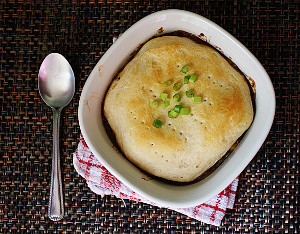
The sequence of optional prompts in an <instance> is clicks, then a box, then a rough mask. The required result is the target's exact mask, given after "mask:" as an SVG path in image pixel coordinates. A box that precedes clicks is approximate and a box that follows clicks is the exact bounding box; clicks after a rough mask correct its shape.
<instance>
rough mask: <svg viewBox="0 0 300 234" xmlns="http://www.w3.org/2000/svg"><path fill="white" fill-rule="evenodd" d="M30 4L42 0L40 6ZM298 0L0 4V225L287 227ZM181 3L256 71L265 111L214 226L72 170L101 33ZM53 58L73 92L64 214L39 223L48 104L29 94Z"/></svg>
mask: <svg viewBox="0 0 300 234" xmlns="http://www.w3.org/2000/svg"><path fill="white" fill-rule="evenodd" d="M40 2H43V4H41V3H40ZM299 5H300V3H299V1H298V2H296V1H295V2H293V1H278V0H269V1H265V0H257V1H252V0H249V1H245V0H243V1H236V0H235V1H229V0H227V1H215V0H212V1H209V0H206V1H179V0H158V1H156V0H148V1H137V0H135V1H128V0H126V1H125V0H107V1H103V2H94V1H86V2H84V1H79V0H73V1H65V2H62V1H60V2H59V3H54V2H53V1H50V0H45V1H32V2H29V1H20V2H16V1H4V2H3V0H2V1H1V3H0V53H1V55H0V56H1V57H0V59H1V60H0V72H1V73H0V74H1V76H0V103H1V105H0V108H1V115H0V129H1V131H0V152H1V156H0V165H1V167H0V176H1V184H0V232H1V233H6V232H9V233H10V232H25V231H26V232H54V231H57V232H62V231H64V232H87V233H88V232H91V233H112V232H116V233H120V232H123V233H128V232H132V233H139V232H154V233H161V232H168V233H169V232H171V233H179V232H180V233H181V232H200V231H216V232H217V231H222V232H240V233H245V232H280V233H282V232H283V233H284V232H286V233H295V232H297V229H298V227H299V198H298V194H299V189H298V188H299V184H298V182H299V109H300V107H299V76H300V74H299V65H300V64H299V43H298V42H299ZM170 8H177V9H185V10H188V11H192V12H195V13H198V14H200V15H202V16H204V17H206V18H208V19H211V20H212V21H214V22H215V23H217V24H218V25H220V26H221V27H223V28H224V29H225V30H227V31H229V32H230V33H231V34H232V35H233V36H235V37H236V38H237V39H238V40H240V41H241V42H242V43H243V44H244V45H245V46H246V47H247V48H249V50H250V51H251V52H252V53H253V54H254V55H255V56H256V57H257V58H258V59H259V60H260V62H261V63H262V64H263V66H264V67H265V69H266V70H267V72H268V74H269V76H270V78H271V80H272V83H273V85H274V88H275V92H276V101H277V107H276V116H275V120H274V124H273V126H272V129H271V131H270V134H269V135H268V137H267V139H266V141H265V143H264V144H263V145H262V147H261V149H260V150H259V151H258V153H257V155H256V156H255V158H254V159H253V160H252V161H251V163H250V164H249V165H248V166H247V168H246V169H245V170H244V171H243V172H242V173H241V175H240V182H239V187H238V192H237V199H236V203H235V206H234V209H232V210H227V211H226V216H225V218H224V219H223V221H222V225H221V226H220V227H214V226H211V225H207V224H204V223H201V222H198V221H196V220H194V219H191V218H189V217H187V216H185V215H182V214H179V213H177V212H175V211H172V210H168V209H165V208H158V207H155V206H151V205H147V204H143V203H137V202H132V201H129V200H125V204H126V205H125V204H124V203H123V201H122V200H119V199H117V198H115V197H110V196H105V197H104V198H101V197H100V196H97V195H95V194H94V193H93V192H91V191H90V189H89V188H88V187H87V186H86V183H85V180H84V179H83V178H81V177H80V176H79V175H78V174H77V173H76V171H75V169H74V167H73V163H72V153H73V152H74V151H75V149H76V146H77V143H78V141H79V135H80V129H79V124H78V118H77V111H78V110H77V109H78V102H79V97H80V93H81V90H82V88H83V85H84V83H85V81H86V79H87V77H88V76H89V74H90V72H91V71H92V69H93V67H94V66H95V65H96V63H97V62H98V60H99V59H100V58H101V56H102V55H103V54H104V53H105V51H106V50H107V49H108V48H109V46H110V45H111V43H112V37H113V36H116V35H119V34H120V33H122V32H124V31H125V30H126V29H128V28H129V27H130V26H131V25H132V24H133V23H135V22H137V21H138V20H139V19H141V18H143V17H144V16H146V15H148V14H150V13H153V12H156V11H159V10H163V9H170ZM51 52H59V53H61V54H63V55H64V56H65V57H66V58H67V59H68V60H69V62H70V64H71V65H72V67H73V70H74V73H75V76H76V93H75V96H74V99H73V100H72V102H71V103H70V104H69V105H68V106H67V107H66V108H65V109H64V112H63V114H62V121H61V141H60V145H61V164H62V177H63V186H64V188H63V190H64V204H65V217H64V219H63V220H62V221H59V222H52V221H50V220H49V219H48V216H47V209H48V198H49V185H50V170H51V151H52V112H51V109H50V108H49V107H48V106H46V104H45V103H44V102H43V101H42V99H41V98H40V96H39V92H38V87H37V74H38V71H39V66H40V64H41V62H42V61H43V59H44V58H45V56H46V55H47V54H49V53H51Z"/></svg>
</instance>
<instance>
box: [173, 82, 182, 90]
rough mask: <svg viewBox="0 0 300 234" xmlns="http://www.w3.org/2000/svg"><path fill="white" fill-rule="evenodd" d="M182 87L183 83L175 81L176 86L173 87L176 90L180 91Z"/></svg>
mask: <svg viewBox="0 0 300 234" xmlns="http://www.w3.org/2000/svg"><path fill="white" fill-rule="evenodd" d="M180 88H181V84H179V83H175V84H174V86H173V89H174V90H175V91H178V90H179V89H180Z"/></svg>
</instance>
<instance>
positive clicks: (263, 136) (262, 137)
mask: <svg viewBox="0 0 300 234" xmlns="http://www.w3.org/2000/svg"><path fill="white" fill-rule="evenodd" d="M172 14H174V15H181V16H183V17H185V16H189V17H193V18H195V19H197V20H200V21H202V22H203V23H204V24H208V25H209V26H210V27H213V28H215V29H216V30H217V31H218V32H220V33H221V34H222V35H224V36H225V37H226V38H228V39H230V40H231V41H232V42H231V43H233V44H235V46H237V47H239V49H240V50H242V51H243V52H244V53H245V54H247V56H249V58H250V59H251V60H252V62H254V63H255V65H256V66H258V67H259V69H260V70H261V72H262V73H263V76H264V77H265V78H266V80H265V82H267V84H268V86H269V90H270V92H271V93H270V111H271V113H269V115H268V118H269V119H268V122H267V123H268V125H266V126H265V130H264V132H263V134H260V135H259V139H258V141H259V142H260V145H259V147H258V145H257V146H256V147H255V150H252V153H251V156H249V157H248V158H247V160H246V161H245V162H244V164H243V165H242V166H240V167H242V168H243V169H242V170H240V169H239V171H240V172H239V173H241V172H242V171H243V170H244V169H245V167H246V166H247V165H248V164H249V163H250V161H251V160H252V159H253V158H254V157H255V155H256V153H257V152H258V150H259V149H260V148H261V145H262V144H263V143H264V141H265V139H266V137H267V135H268V134H269V131H270V129H271V126H272V124H273V120H274V116H275V105H276V103H275V91H274V88H273V85H272V82H271V79H270V77H269V76H268V74H267V72H266V71H265V69H264V68H263V66H262V65H261V63H260V62H259V61H258V59H257V58H256V57H255V56H254V55H253V54H252V53H251V52H250V51H249V50H248V49H247V48H246V47H245V46H244V45H243V44H242V43H241V42H239V41H238V40H237V39H236V38H235V37H233V36H232V35H231V34H230V33H228V32H227V31H226V30H225V29H223V28H222V27H220V26H219V25H217V24H215V23H214V22H212V21H211V20H209V19H207V18H205V17H203V16H201V15H198V14H195V13H192V12H189V11H184V10H177V9H168V10H163V11H158V12H155V13H152V14H149V15H148V16H146V17H144V18H142V19H140V20H139V21H137V22H136V23H135V24H133V25H132V26H131V27H130V28H128V29H127V30H126V31H125V32H124V33H123V34H122V35H121V36H120V37H119V38H118V39H117V41H116V42H115V43H113V44H112V45H111V46H110V48H109V49H108V50H107V51H106V52H105V54H104V55H103V56H102V57H101V59H100V60H99V61H98V63H97V64H96V65H95V67H94V69H93V70H92V72H91V74H90V75H89V77H88V78H87V80H86V83H85V85H84V87H83V89H82V93H81V96H80V100H79V110H78V119H79V125H80V130H81V133H82V135H83V137H84V139H85V141H86V143H87V145H88V147H89V148H90V150H91V151H92V152H93V153H94V155H95V156H96V157H97V159H98V160H100V162H101V163H102V164H103V165H104V166H105V167H106V168H107V169H108V170H109V171H110V172H111V173H112V174H113V175H114V176H116V177H117V178H118V179H119V180H120V181H121V182H123V183H124V184H125V185H127V186H128V187H129V188H130V189H132V190H133V191H136V192H137V193H139V194H140V195H142V196H144V197H145V198H147V199H149V200H151V201H154V202H155V203H157V204H162V205H165V206H168V207H191V206H194V205H197V204H201V203H203V202H205V201H207V200H209V199H210V198H212V197H213V196H215V195H217V194H218V193H217V194H216V193H215V192H212V191H211V192H210V191H209V192H208V193H207V194H205V195H203V196H202V199H199V200H197V201H186V202H184V203H183V202H182V203H178V202H173V201H168V200H165V199H160V198H157V197H153V196H151V195H149V194H148V193H146V192H144V191H143V190H142V189H140V188H138V187H136V186H135V185H133V184H132V183H131V182H130V181H128V180H127V179H125V178H124V177H123V176H122V175H121V174H119V173H118V172H117V171H116V170H115V169H114V168H113V167H112V166H111V165H110V164H109V163H107V162H106V160H105V159H104V158H103V157H102V156H101V153H99V152H97V150H96V149H95V147H94V146H93V144H92V143H91V140H90V137H89V134H88V132H87V131H86V130H85V123H84V121H83V118H84V116H83V112H84V111H83V106H84V97H86V96H87V95H88V93H87V92H88V90H87V88H86V87H88V86H90V85H91V84H92V82H93V80H92V79H91V77H93V76H94V75H95V74H96V72H98V67H99V65H101V64H103V63H104V62H105V61H106V60H107V58H109V57H110V56H111V54H112V52H113V51H114V50H115V49H116V48H118V47H119V45H120V44H122V43H123V41H124V40H125V41H126V40H128V39H129V37H130V35H131V34H132V33H133V32H134V31H135V28H136V27H138V26H140V25H143V24H144V22H147V21H151V20H153V19H155V18H157V17H160V16H163V15H172ZM225 55H226V54H225ZM112 77H113V76H112ZM254 121H255V120H253V122H254ZM235 170H237V169H235ZM239 173H238V174H237V173H235V174H234V176H233V174H231V176H228V177H226V178H224V181H223V182H222V184H221V185H219V187H218V191H219V192H221V191H222V190H224V189H225V188H226V187H227V186H228V185H229V184H230V183H231V182H232V181H233V180H234V179H235V178H236V177H237V176H238V175H239Z"/></svg>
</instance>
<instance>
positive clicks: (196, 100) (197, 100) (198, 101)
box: [194, 97, 202, 104]
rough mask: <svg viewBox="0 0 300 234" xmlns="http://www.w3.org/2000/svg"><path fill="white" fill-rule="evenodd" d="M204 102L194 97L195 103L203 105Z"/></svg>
mask: <svg viewBox="0 0 300 234" xmlns="http://www.w3.org/2000/svg"><path fill="white" fill-rule="evenodd" d="M201 102H202V98H201V97H194V103H198V104H199V103H201Z"/></svg>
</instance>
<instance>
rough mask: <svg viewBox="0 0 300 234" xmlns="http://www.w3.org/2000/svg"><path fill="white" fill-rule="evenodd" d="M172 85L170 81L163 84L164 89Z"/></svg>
mask: <svg viewBox="0 0 300 234" xmlns="http://www.w3.org/2000/svg"><path fill="white" fill-rule="evenodd" d="M171 84H172V81H170V80H168V81H166V82H164V83H163V86H164V87H169V86H170V85H171Z"/></svg>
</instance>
